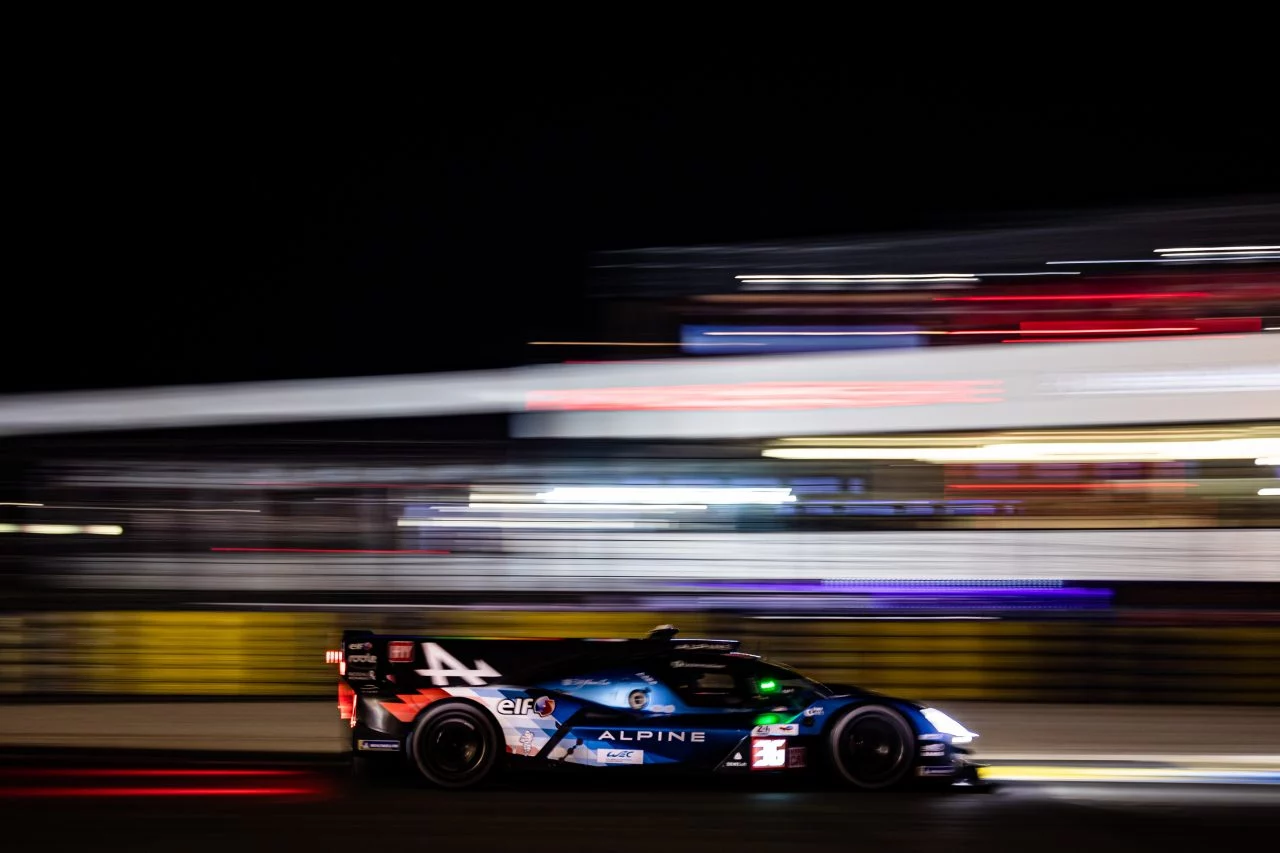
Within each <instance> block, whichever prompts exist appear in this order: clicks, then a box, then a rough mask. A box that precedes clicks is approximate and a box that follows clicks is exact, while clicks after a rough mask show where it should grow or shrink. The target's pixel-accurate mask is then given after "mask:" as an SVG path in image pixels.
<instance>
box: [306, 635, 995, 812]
mask: <svg viewBox="0 0 1280 853" xmlns="http://www.w3.org/2000/svg"><path fill="white" fill-rule="evenodd" d="M678 633H679V632H678V631H677V629H675V628H674V627H672V626H665V625H664V626H659V627H658V628H656V629H654V630H653V631H652V632H650V633H649V635H648V636H647V637H646V638H644V639H604V640H584V639H518V640H516V639H460V638H444V637H406V636H392V635H379V634H374V633H372V632H369V631H357V630H351V631H345V632H344V633H343V636H342V648H341V649H338V650H335V651H331V652H328V653H326V660H327V661H328V662H330V663H334V664H337V666H338V671H339V674H340V677H339V685H338V708H339V712H340V716H341V718H342V719H343V720H345V721H346V725H347V726H348V727H349V729H350V735H351V748H352V751H353V754H354V755H356V756H369V757H372V756H374V755H377V754H384V755H388V756H397V757H399V758H400V759H402V760H405V761H407V762H408V763H409V764H411V765H412V766H413V767H416V769H417V770H418V771H419V772H420V773H421V774H422V776H423V777H425V778H426V779H427V780H428V781H429V782H432V783H434V784H435V785H438V786H441V787H445V788H465V787H471V786H474V785H479V784H480V783H482V782H485V781H487V780H489V779H490V778H491V777H493V775H494V774H495V773H496V772H498V771H499V770H501V769H503V768H504V767H511V766H519V765H524V766H528V767H548V768H549V767H552V766H559V767H566V768H569V767H577V768H583V769H591V770H593V771H596V772H602V771H616V770H618V769H621V768H650V769H658V768H668V769H679V770H688V771H701V772H706V773H711V774H762V773H775V774H779V773H788V774H790V773H796V772H807V771H822V772H825V773H826V774H828V775H829V777H830V778H832V779H834V780H835V781H837V782H839V783H842V784H844V785H847V786H850V787H853V788H862V789H880V788H889V787H893V786H899V785H904V784H907V783H911V782H915V783H924V782H937V783H945V784H957V783H959V784H976V783H977V781H978V774H977V767H978V765H976V764H974V763H973V762H972V761H971V760H970V759H969V755H970V751H969V748H968V745H969V744H971V743H972V742H973V739H974V738H976V737H977V734H976V733H974V732H971V731H969V730H968V729H966V728H965V727H964V726H963V725H961V724H960V723H959V722H957V721H956V720H954V719H952V718H951V717H949V716H947V715H946V714H945V713H943V712H942V711H940V710H938V709H936V708H928V707H924V706H922V705H920V704H918V703H915V702H910V701H907V700H904V699H897V698H894V697H891V696H885V695H881V694H878V693H874V692H872V691H869V690H862V689H859V688H855V687H849V686H842V685H824V684H820V683H818V682H816V681H814V680H812V679H809V678H806V677H805V676H803V675H801V674H800V673H799V672H796V671H795V670H793V669H791V668H790V667H787V666H784V665H782V664H778V663H774V662H772V661H769V660H766V659H764V658H762V657H760V656H758V655H754V654H747V653H744V652H742V651H740V650H739V646H740V642H739V641H737V640H718V639H681V638H679V637H678Z"/></svg>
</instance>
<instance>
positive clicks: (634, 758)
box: [596, 749, 644, 764]
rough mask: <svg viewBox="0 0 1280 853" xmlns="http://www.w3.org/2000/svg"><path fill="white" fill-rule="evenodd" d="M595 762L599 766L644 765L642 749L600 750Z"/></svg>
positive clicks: (597, 751)
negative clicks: (597, 762) (598, 763)
mask: <svg viewBox="0 0 1280 853" xmlns="http://www.w3.org/2000/svg"><path fill="white" fill-rule="evenodd" d="M596 760H597V761H599V762H600V763H601V764H644V750H642V749H600V750H596Z"/></svg>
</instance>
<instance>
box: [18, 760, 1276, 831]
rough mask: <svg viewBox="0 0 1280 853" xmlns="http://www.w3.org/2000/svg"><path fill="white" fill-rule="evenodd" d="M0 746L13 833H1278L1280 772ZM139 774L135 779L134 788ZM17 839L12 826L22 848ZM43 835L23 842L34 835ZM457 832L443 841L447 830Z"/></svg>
mask: <svg viewBox="0 0 1280 853" xmlns="http://www.w3.org/2000/svg"><path fill="white" fill-rule="evenodd" d="M128 758H130V756H119V755H117V756H114V758H113V760H112V761H110V762H104V761H102V760H100V759H93V758H85V757H75V756H70V757H68V756H61V757H60V759H59V760H47V759H43V758H39V757H36V756H31V755H27V756H11V757H10V758H8V759H7V761H6V760H4V759H0V820H2V821H3V822H4V827H5V839H6V841H7V842H9V844H11V845H12V846H13V849H15V850H17V849H35V850H41V851H45V850H78V851H81V850H84V849H95V850H137V851H150V850H155V851H161V850H163V851H175V850H181V851H206V850H207V851H217V853H226V851H228V850H235V851H244V850H273V851H280V850H304V851H319V850H341V851H344V853H349V851H352V850H358V849H361V848H362V847H364V846H368V845H373V846H374V847H376V848H377V849H382V850H385V849H391V850H404V849H436V850H440V849H467V850H472V849H482V850H495V851H496V850H502V851H508V850H528V849H537V848H539V847H547V848H549V849H553V850H567V851H578V850H581V851H602V852H603V853H608V851H618V853H621V851H645V853H653V851H655V850H657V851H682V850H725V851H744V853H749V851H765V850H779V851H782V850H786V851H798V850H804V849H808V850H815V851H827V850H845V849H865V850H877V849H879V850H957V851H968V850H974V851H979V850H980V851H1003V850H1008V851H1020V853H1027V852H1028V851H1029V852H1030V853H1056V851H1064V853H1065V851H1071V853H1080V851H1085V853H1099V851H1110V850H1115V851H1121V850H1123V851H1126V853H1131V851H1134V850H1198V851H1205V850H1208V851H1212V850H1215V849H1239V847H1238V846H1239V845H1248V846H1249V848H1250V849H1253V848H1260V849H1271V846H1272V845H1273V844H1274V842H1275V836H1276V833H1277V831H1280V786H1252V785H1192V784H1163V785H1154V784H1142V783H1129V784H1081V783H1075V784H1064V783H1044V784H1040V783H1014V784H1008V785H1004V786H1001V787H999V788H998V789H996V790H995V791H993V792H991V793H979V792H975V791H961V790H957V791H946V792H918V793H916V792H909V793H886V794H853V793H847V792H839V791H828V790H824V789H822V788H821V787H818V786H814V785H811V784H799V785H797V784H791V785H786V786H780V785H772V786H761V785H759V784H750V783H741V784H736V785H730V786H728V787H725V786H723V785H720V784H716V783H707V782H705V781H691V780H683V781H681V780H677V781H674V782H673V781H643V782H641V781H638V780H637V781H625V782H623V783H611V784H607V785H602V784H600V780H598V778H597V777H591V778H589V779H584V778H582V777H580V776H573V777H548V776H546V775H528V776H520V777H515V778H511V779H508V780H507V781H506V782H505V783H504V784H502V785H500V786H498V787H496V788H494V789H491V790H485V791H477V792H443V791H435V790H430V789H423V788H420V787H418V786H416V785H415V784H413V783H412V782H411V781H408V780H403V779H398V778H394V779H386V778H382V779H378V780H375V781H372V782H370V781H364V780H359V779H355V778H353V777H352V775H351V774H350V771H349V770H347V769H346V768H344V767H342V766H339V765H336V764H334V763H331V762H296V763H292V764H281V763H276V764H263V763H254V764H249V763H246V762H226V761H219V762H217V763H194V762H191V761H184V762H169V763H157V762H154V761H150V760H147V759H143V760H141V761H129V760H127V759H128ZM123 792H131V793H123ZM9 844H6V849H8V847H9ZM27 844H29V845H31V847H30V848H27V847H25V846H23V845H27ZM446 845H447V846H446Z"/></svg>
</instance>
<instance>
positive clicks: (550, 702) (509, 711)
mask: <svg viewBox="0 0 1280 853" xmlns="http://www.w3.org/2000/svg"><path fill="white" fill-rule="evenodd" d="M496 707H497V711H498V713H499V714H506V715H509V716H517V717H525V716H528V715H529V714H533V715H534V716H538V717H549V716H551V712H552V711H554V710H555V709H556V700H554V699H552V698H551V697H550V696H539V697H538V698H537V699H530V698H529V697H527V696H526V697H524V698H523V699H500V700H498V704H497V706H496Z"/></svg>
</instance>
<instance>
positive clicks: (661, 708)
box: [649, 705, 676, 714]
mask: <svg viewBox="0 0 1280 853" xmlns="http://www.w3.org/2000/svg"><path fill="white" fill-rule="evenodd" d="M649 710H650V711H652V712H653V713H655V714H674V713H675V712H676V706H675V705H650V706H649Z"/></svg>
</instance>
